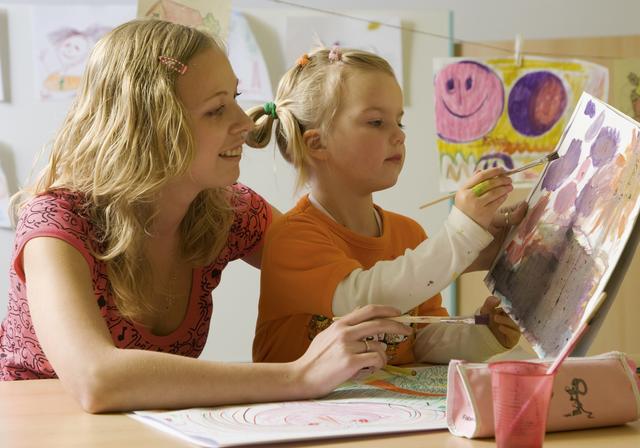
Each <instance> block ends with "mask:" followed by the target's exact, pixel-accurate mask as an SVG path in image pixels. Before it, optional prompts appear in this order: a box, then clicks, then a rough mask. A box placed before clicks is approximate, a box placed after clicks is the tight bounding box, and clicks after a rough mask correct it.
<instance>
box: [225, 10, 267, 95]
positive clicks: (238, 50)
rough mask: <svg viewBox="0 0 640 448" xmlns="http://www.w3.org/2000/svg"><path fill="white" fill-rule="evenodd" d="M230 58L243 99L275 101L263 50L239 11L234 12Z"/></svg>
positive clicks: (230, 33)
mask: <svg viewBox="0 0 640 448" xmlns="http://www.w3.org/2000/svg"><path fill="white" fill-rule="evenodd" d="M227 48H228V50H229V60H230V61H231V66H232V67H233V71H234V72H235V73H236V76H237V77H238V79H239V83H238V91H239V92H241V93H242V96H241V97H240V99H241V100H242V101H258V102H262V101H264V102H266V101H273V90H272V89H271V80H270V79H269V72H268V71H267V65H266V64H265V61H264V57H263V55H262V51H260V46H259V45H258V42H257V41H256V38H255V37H254V35H253V32H252V31H251V28H250V27H249V23H248V22H247V19H246V18H245V16H244V15H243V14H242V13H240V12H237V11H233V13H232V14H231V25H230V27H229V40H228V41H227Z"/></svg>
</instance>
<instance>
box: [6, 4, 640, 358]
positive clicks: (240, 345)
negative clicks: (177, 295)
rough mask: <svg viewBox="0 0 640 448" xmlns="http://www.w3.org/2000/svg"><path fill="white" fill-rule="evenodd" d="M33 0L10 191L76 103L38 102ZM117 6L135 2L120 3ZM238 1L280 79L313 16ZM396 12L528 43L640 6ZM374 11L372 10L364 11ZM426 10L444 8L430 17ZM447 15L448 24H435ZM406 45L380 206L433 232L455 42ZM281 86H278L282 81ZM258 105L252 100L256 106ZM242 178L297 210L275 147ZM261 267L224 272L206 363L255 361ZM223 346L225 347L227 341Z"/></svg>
mask: <svg viewBox="0 0 640 448" xmlns="http://www.w3.org/2000/svg"><path fill="white" fill-rule="evenodd" d="M29 3H40V4H52V3H59V4H69V3H78V4H86V3H93V4H101V3H106V2H102V1H98V0H85V1H82V0H75V1H73V0H65V1H56V0H52V1H44V0H40V1H33V2H29ZM29 3H27V2H25V1H1V0H0V12H1V11H2V10H4V11H5V13H2V14H0V30H2V24H5V25H7V26H5V29H7V30H8V32H7V33H5V34H3V33H1V32H0V51H2V52H3V55H4V56H5V57H4V58H3V59H4V63H5V65H6V67H5V70H7V71H8V73H9V85H10V101H9V102H6V103H0V164H2V166H3V168H4V169H5V171H6V172H7V177H8V180H9V183H10V189H11V190H12V191H15V190H16V188H17V186H18V184H20V183H23V182H24V180H25V179H26V178H27V176H28V175H29V173H30V171H31V167H32V162H33V159H34V156H35V154H36V153H37V152H38V151H39V150H40V148H42V147H43V145H44V144H45V143H47V142H48V141H49V140H50V139H51V137H52V136H53V134H54V132H55V130H56V129H57V128H58V126H59V125H60V123H61V121H62V119H63V117H64V114H65V111H66V109H67V108H68V105H69V104H68V102H55V103H42V102H40V101H38V100H36V99H35V95H34V89H33V76H32V70H33V57H32V48H31V43H32V42H31V19H30V12H29V11H30V9H29V6H28V4H29ZM113 3H133V0H119V1H113ZM298 3H305V4H309V5H312V6H314V7H319V8H327V9H336V10H338V9H340V8H342V7H344V5H345V4H348V5H349V7H350V8H352V9H354V10H357V9H360V10H359V11H351V12H352V13H354V14H355V15H358V16H361V17H362V16H366V15H369V14H374V12H375V11H373V8H388V5H389V2H388V1H383V0H360V1H351V2H344V1H334V0H323V1H319V0H316V1H307V2H298ZM235 4H236V5H237V6H238V7H239V8H240V9H242V10H244V12H246V13H248V15H249V20H250V24H251V26H252V28H253V30H254V33H255V34H256V35H257V37H258V39H259V40H260V41H261V45H262V50H263V52H264V53H265V54H266V55H267V58H268V62H267V63H268V66H269V72H270V74H271V76H272V79H273V80H274V84H275V80H276V79H277V77H278V76H280V75H281V74H282V73H283V72H284V69H285V62H284V56H283V54H284V51H283V47H284V30H285V22H286V20H285V17H286V15H287V14H299V15H303V14H306V12H305V11H304V10H299V9H298V8H294V7H291V6H284V5H277V4H274V3H273V2H268V1H265V0H244V1H237V2H235ZM393 5H394V7H395V8H397V9H396V11H394V12H390V14H391V15H400V16H401V17H407V18H410V20H408V21H407V23H409V24H410V23H412V24H413V25H414V26H416V28H418V29H421V30H424V31H429V32H434V33H438V34H445V35H446V34H447V32H448V26H447V24H446V23H444V22H443V20H442V17H443V16H446V13H445V12H444V11H445V10H447V9H452V10H453V11H454V21H455V34H456V36H458V37H460V38H461V39H465V40H493V39H510V38H512V37H513V36H514V35H515V34H516V33H522V34H523V35H524V37H525V39H526V38H527V37H538V38H540V37H563V36H587V35H589V36H595V35H607V34H633V33H634V32H635V31H636V28H637V17H638V16H639V15H640V2H625V1H622V0H620V1H616V0H613V1H608V2H606V3H605V2H599V1H595V0H584V1H578V0H565V1H563V2H558V1H557V0H556V1H552V0H539V1H536V2H528V1H525V0H519V1H511V2H502V1H500V0H485V1H483V2H475V1H472V0H469V1H463V0H437V1H436V0H431V1H422V0H413V1H408V0H396V1H394V2H393ZM365 9H366V10H365ZM427 11H439V12H437V13H434V14H429V13H427ZM436 18H439V19H436ZM403 44H404V45H405V49H404V56H405V57H404V60H405V71H406V72H407V73H410V75H409V78H410V79H409V80H408V81H409V82H407V79H406V78H405V86H406V98H407V114H406V115H407V117H406V120H405V123H406V124H407V128H408V139H407V147H408V160H407V164H406V166H405V172H404V173H403V175H402V176H401V178H400V181H399V184H398V186H397V188H395V189H394V190H391V191H387V192H383V193H382V194H380V195H378V196H377V197H376V200H377V201H378V202H379V203H380V204H381V205H383V206H384V207H387V208H391V209H394V210H396V211H399V212H400V213H406V214H409V215H411V216H413V217H415V218H417V219H418V220H419V221H420V222H421V223H422V224H423V225H424V226H425V228H426V229H427V231H428V232H430V233H433V232H435V231H437V229H438V226H439V224H440V223H441V222H442V220H443V219H444V217H445V214H446V205H441V206H436V207H434V208H432V209H430V210H429V211H428V212H427V213H420V214H418V213H417V212H416V206H417V204H420V203H421V202H424V200H426V199H429V198H431V197H434V196H435V195H437V191H436V190H435V188H436V186H435V178H436V173H437V169H436V157H435V151H433V141H434V129H433V113H432V106H431V101H432V100H431V83H430V79H431V56H430V55H433V54H437V55H441V56H446V55H447V54H448V43H447V42H446V40H441V39H436V38H432V37H428V36H424V35H414V36H413V38H411V37H410V36H408V35H405V36H404V39H403ZM274 87H275V85H274ZM249 105H250V104H247V106H249ZM242 173H243V174H242V177H241V180H244V181H246V182H247V183H249V184H250V185H251V186H252V187H254V188H255V189H256V190H258V191H259V192H261V193H263V194H264V195H265V196H266V197H267V198H268V199H269V200H270V201H272V202H273V203H274V204H275V205H276V206H277V207H279V208H281V209H287V208H288V207H290V206H291V205H292V204H293V202H294V200H295V198H294V197H293V196H292V195H291V193H290V192H291V191H292V189H291V185H292V176H291V172H290V171H289V169H288V167H287V166H285V165H284V164H283V163H282V162H281V161H280V159H279V156H275V157H274V154H273V151H272V149H271V148H268V149H267V150H265V151H262V152H247V153H246V155H245V157H244V160H243V162H242ZM12 241H13V233H12V232H11V231H8V230H0V272H6V271H7V268H8V265H9V258H10V253H11V248H12ZM7 285H8V282H7V279H6V277H5V276H4V275H0V291H6V290H7ZM257 285H258V271H256V270H255V269H252V268H249V267H247V266H245V265H244V264H243V263H235V264H234V265H232V266H231V267H230V268H229V269H228V270H227V271H225V274H224V278H223V281H222V284H221V285H220V287H219V289H218V290H216V292H215V301H214V306H215V317H214V322H213V333H212V334H211V336H210V343H209V344H208V345H207V348H206V350H205V355H204V356H206V357H212V358H216V359H222V360H248V359H249V358H250V343H251V338H252V333H253V325H254V322H255V309H256V300H257ZM5 308H6V296H5V295H4V294H0V318H1V317H3V316H4V314H5ZM223 341H224V343H221V342H223Z"/></svg>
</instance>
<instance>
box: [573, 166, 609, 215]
mask: <svg viewBox="0 0 640 448" xmlns="http://www.w3.org/2000/svg"><path fill="white" fill-rule="evenodd" d="M609 168H610V167H607V166H604V167H602V168H600V169H598V170H597V171H596V172H595V173H594V174H593V176H591V178H590V179H589V181H588V182H587V183H586V185H585V186H584V187H583V188H582V191H581V192H580V194H579V195H578V199H576V210H577V212H578V214H579V215H582V216H589V215H590V214H591V213H592V212H593V210H594V209H595V206H596V203H597V202H598V200H601V199H602V198H604V197H611V195H612V191H613V190H614V189H615V187H616V186H615V185H614V183H613V176H614V175H615V170H612V169H609Z"/></svg>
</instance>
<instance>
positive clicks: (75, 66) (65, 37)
mask: <svg viewBox="0 0 640 448" xmlns="http://www.w3.org/2000/svg"><path fill="white" fill-rule="evenodd" d="M133 17H134V10H133V8H132V7H129V6H119V5H110V6H68V7H65V8H60V7H58V6H34V7H33V29H34V57H35V65H36V76H35V80H36V92H37V95H38V96H39V97H40V98H41V99H43V100H52V99H65V98H72V97H73V96H75V92H76V90H77V89H78V87H79V85H80V79H81V77H82V72H83V71H84V67H85V63H86V60H87V57H88V56H89V53H90V52H91V49H92V48H93V46H94V45H95V43H96V42H97V41H98V39H100V38H101V37H102V36H103V35H104V34H106V33H107V32H109V31H110V30H111V29H113V28H114V27H116V26H117V25H120V24H121V23H123V22H126V21H128V20H131V19H132V18H133Z"/></svg>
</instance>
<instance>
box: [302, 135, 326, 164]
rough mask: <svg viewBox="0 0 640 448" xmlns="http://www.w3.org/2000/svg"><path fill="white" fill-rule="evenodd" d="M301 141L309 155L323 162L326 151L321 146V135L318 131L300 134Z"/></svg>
mask: <svg viewBox="0 0 640 448" xmlns="http://www.w3.org/2000/svg"><path fill="white" fill-rule="evenodd" d="M302 140H303V141H304V144H305V145H306V146H307V148H308V149H309V155H310V156H311V157H313V158H314V159H317V160H325V159H326V158H327V151H326V148H325V147H324V145H323V144H322V135H321V133H320V130H319V129H309V130H306V131H304V134H302Z"/></svg>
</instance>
